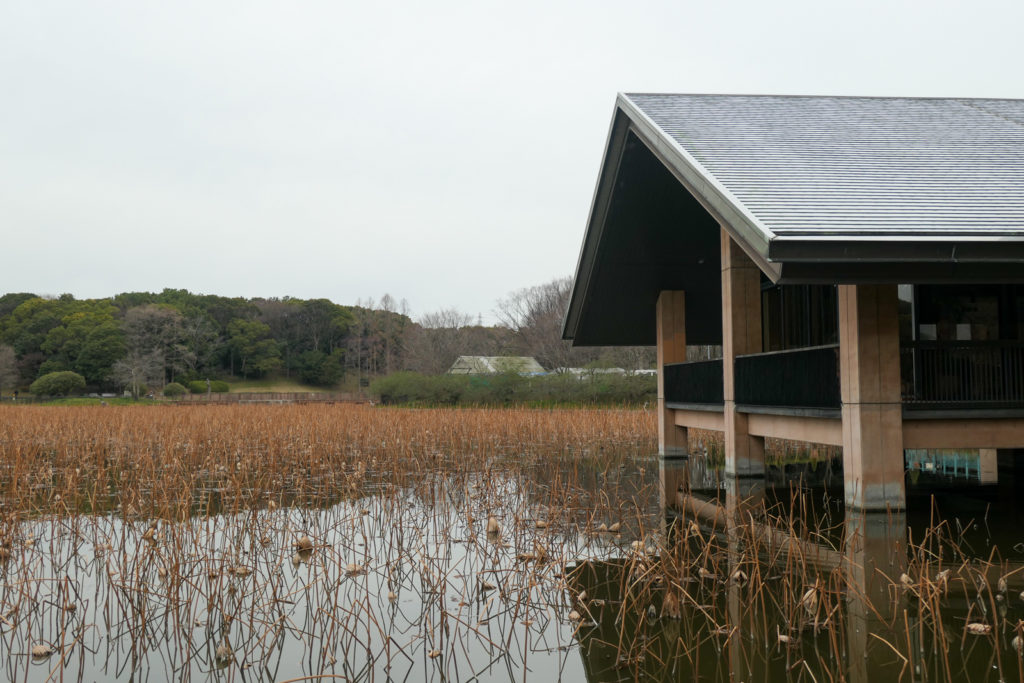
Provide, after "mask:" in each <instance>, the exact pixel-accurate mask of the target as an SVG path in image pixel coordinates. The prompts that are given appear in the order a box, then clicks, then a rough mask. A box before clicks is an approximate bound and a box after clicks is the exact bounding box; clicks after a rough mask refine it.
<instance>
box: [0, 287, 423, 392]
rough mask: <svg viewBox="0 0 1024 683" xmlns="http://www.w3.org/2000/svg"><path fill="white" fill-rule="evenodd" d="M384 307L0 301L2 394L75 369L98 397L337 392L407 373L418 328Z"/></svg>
mask: <svg viewBox="0 0 1024 683" xmlns="http://www.w3.org/2000/svg"><path fill="white" fill-rule="evenodd" d="M381 303H383V304H384V306H380V305H378V306H377V307H364V306H359V305H357V306H342V305H339V304H335V303H332V302H331V301H328V300H327V299H306V300H303V299H293V298H288V297H286V298H282V299H244V298H229V297H222V296H216V295H204V294H192V293H190V292H189V291H187V290H184V289H165V290H164V291H162V292H160V293H158V294H154V293H151V292H129V293H124V294H118V295H117V296H114V297H112V298H108V299H75V298H74V297H73V296H71V295H68V294H65V295H63V296H60V297H57V298H44V297H39V296H36V295H35V294H28V293H19V294H6V295H4V296H0V391H4V390H10V389H12V388H16V387H27V386H28V385H29V384H30V383H31V382H33V381H34V380H35V379H37V378H39V377H42V376H44V375H46V374H49V373H53V372H60V371H71V372H75V373H77V374H79V375H81V376H82V377H83V378H84V379H85V382H86V384H87V385H88V386H89V387H91V388H94V389H98V390H112V389H119V388H122V387H131V388H136V387H140V386H151V387H152V386H156V387H162V386H164V385H165V384H167V383H169V382H179V383H187V382H189V381H194V380H204V379H206V378H209V377H214V378H218V377H228V376H230V377H247V378H257V377H262V376H265V375H267V374H268V373H281V374H283V375H285V376H288V377H292V378H295V379H297V380H299V381H301V382H304V383H308V384H313V385H324V386H333V385H336V384H337V383H338V382H339V381H340V380H341V379H342V377H343V376H344V375H345V374H346V373H354V374H357V375H365V376H376V375H378V374H381V373H385V372H388V371H391V370H398V369H401V360H400V352H399V349H400V347H401V343H402V342H401V340H402V338H403V336H404V335H405V334H406V330H407V328H408V327H409V326H410V325H411V324H412V321H411V320H410V319H409V317H408V316H407V315H405V314H402V313H400V312H398V311H396V310H391V308H390V307H391V306H392V304H393V301H392V300H391V299H390V297H385V299H384V300H382V302H381Z"/></svg>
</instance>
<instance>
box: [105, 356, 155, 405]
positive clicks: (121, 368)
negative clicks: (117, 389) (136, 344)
mask: <svg viewBox="0 0 1024 683" xmlns="http://www.w3.org/2000/svg"><path fill="white" fill-rule="evenodd" d="M113 371H114V372H113V376H114V380H115V381H117V382H119V383H120V384H121V386H123V387H127V388H128V390H129V391H131V392H132V397H133V398H138V397H139V394H140V393H141V390H142V386H143V385H148V384H151V383H153V382H159V383H163V376H164V358H163V355H162V354H161V353H160V352H159V351H151V352H149V353H144V352H141V351H137V350H133V351H129V352H128V355H127V356H125V357H124V358H122V359H121V360H119V361H117V362H116V363H114V367H113Z"/></svg>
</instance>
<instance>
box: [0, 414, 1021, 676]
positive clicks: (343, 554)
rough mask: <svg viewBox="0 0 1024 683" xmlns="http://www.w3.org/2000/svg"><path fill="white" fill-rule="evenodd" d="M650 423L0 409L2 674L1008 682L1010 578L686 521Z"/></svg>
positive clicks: (1013, 617)
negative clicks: (661, 463)
mask: <svg viewBox="0 0 1024 683" xmlns="http://www.w3.org/2000/svg"><path fill="white" fill-rule="evenodd" d="M655 423H656V418H655V416H654V414H653V413H652V412H645V411H642V410H523V409H474V410H404V409H392V408H380V407H378V408H369V407H362V406H317V405H306V406H215V407H192V406H186V407H175V408H130V407H126V408H115V407H108V408H88V407H78V408H35V407H10V406H5V407H0V577H2V584H0V652H4V653H6V654H7V656H6V657H3V658H2V660H0V667H2V672H3V673H2V675H0V676H2V677H4V678H7V679H10V680H33V681H36V680H38V681H43V680H96V679H126V680H127V679H143V680H175V681H176V680H239V681H248V680H258V681H270V680H274V681H282V680H387V679H389V678H391V679H398V680H526V679H544V680H554V679H558V678H561V679H563V680H584V679H587V680H601V681H611V680H638V679H641V678H643V679H648V680H715V681H719V680H720V681H726V680H748V681H749V680H765V681H767V680H781V679H783V678H790V679H797V680H808V681H825V680H830V681H834V680H866V679H867V678H869V677H872V678H877V679H878V680H906V681H918V680H922V681H932V680H936V681H950V680H963V679H965V678H969V679H970V680H1019V679H1020V677H1021V673H1020V672H1021V671H1022V668H1021V666H1020V652H1021V647H1020V644H1021V640H1020V637H1021V634H1020V632H1019V631H1020V623H1021V622H1020V621H1019V619H1020V618H1024V595H1022V594H1021V591H1022V589H1024V564H1021V563H1020V562H1016V563H1015V562H1014V560H1013V559H1012V557H1011V556H1014V555H1015V554H1014V552H1013V551H1011V550H1008V549H1003V550H1004V552H1006V553H1009V554H1006V555H1004V554H1001V552H1000V550H999V549H996V548H995V547H986V548H985V549H984V551H983V552H978V546H977V544H975V546H971V542H970V540H969V538H968V536H967V535H966V532H965V526H964V525H963V524H961V523H959V522H958V523H956V524H952V523H949V522H945V521H942V520H941V519H939V518H938V517H937V516H935V517H933V518H931V519H929V523H928V524H927V525H926V528H925V529H924V531H923V532H917V531H914V530H912V531H911V532H910V534H909V535H908V533H907V532H906V527H905V522H904V521H903V520H902V517H901V516H900V515H890V516H882V517H884V519H880V518H875V519H871V520H866V519H864V518H859V519H858V518H855V517H851V518H850V519H847V518H846V517H845V516H844V515H843V513H842V512H841V510H840V511H839V512H836V511H835V508H834V506H832V507H830V504H828V503H827V502H826V503H822V502H821V501H820V500H819V498H820V497H821V495H822V494H821V491H817V490H813V489H809V488H806V487H801V486H799V485H794V486H792V487H791V488H789V489H788V490H786V491H783V492H782V493H781V494H778V495H765V492H764V491H760V492H759V491H757V490H756V489H751V490H739V489H738V488H737V486H736V483H735V482H733V483H732V485H731V486H725V487H724V488H722V487H717V488H716V491H715V492H714V494H713V495H710V496H703V497H702V496H700V495H691V494H694V493H695V491H693V490H692V489H693V488H694V487H693V486H692V479H691V475H690V474H689V473H688V472H689V470H688V469H686V468H683V469H682V470H680V471H679V472H672V471H662V472H659V462H658V458H657V457H656V456H655V455H653V454H654V452H655V449H656V444H655V441H654V435H655ZM663 503H667V504H668V505H669V507H670V508H671V509H672V510H673V512H672V514H670V515H669V517H670V519H671V521H670V524H668V525H666V515H665V513H664V511H663V508H662V504H663ZM968 526H970V522H968ZM1016 554H1019V553H1016Z"/></svg>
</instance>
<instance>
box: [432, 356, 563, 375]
mask: <svg viewBox="0 0 1024 683" xmlns="http://www.w3.org/2000/svg"><path fill="white" fill-rule="evenodd" d="M502 372H514V373H516V374H518V375H543V374H545V371H544V368H543V367H541V364H540V363H538V362H537V361H536V360H535V359H533V358H529V357H527V356H459V357H458V358H457V359H456V360H455V362H454V363H452V366H451V367H450V368H448V374H449V375H497V374H498V373H502Z"/></svg>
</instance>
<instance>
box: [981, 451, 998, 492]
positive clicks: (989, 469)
mask: <svg viewBox="0 0 1024 683" xmlns="http://www.w3.org/2000/svg"><path fill="white" fill-rule="evenodd" d="M978 481H979V482H980V483H982V484H998V483H999V455H998V452H997V450H996V449H995V448H979V449H978Z"/></svg>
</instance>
